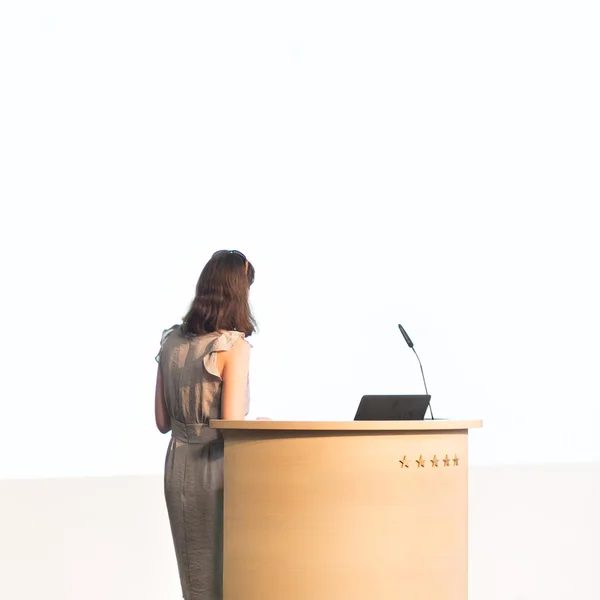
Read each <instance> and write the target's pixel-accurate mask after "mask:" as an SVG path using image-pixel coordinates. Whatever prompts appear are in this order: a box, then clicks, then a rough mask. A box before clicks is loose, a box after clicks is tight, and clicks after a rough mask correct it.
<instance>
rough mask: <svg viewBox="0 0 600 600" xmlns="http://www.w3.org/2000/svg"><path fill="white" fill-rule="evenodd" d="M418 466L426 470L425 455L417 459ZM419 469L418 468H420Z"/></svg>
mask: <svg viewBox="0 0 600 600" xmlns="http://www.w3.org/2000/svg"><path fill="white" fill-rule="evenodd" d="M416 462H417V465H419V467H423V468H425V459H424V458H423V455H422V454H421V456H419V458H418V459H417V461H416ZM419 467H417V468H419Z"/></svg>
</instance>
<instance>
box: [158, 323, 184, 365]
mask: <svg viewBox="0 0 600 600" xmlns="http://www.w3.org/2000/svg"><path fill="white" fill-rule="evenodd" d="M179 327H180V325H173V326H172V327H169V329H165V330H164V331H163V332H162V336H161V338H160V349H159V351H158V354H157V355H156V357H155V359H156V362H157V363H160V354H161V352H162V349H163V346H164V345H165V342H166V340H167V338H168V337H169V335H171V333H173V332H174V331H175V330H176V329H179Z"/></svg>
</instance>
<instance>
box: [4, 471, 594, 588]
mask: <svg viewBox="0 0 600 600" xmlns="http://www.w3.org/2000/svg"><path fill="white" fill-rule="evenodd" d="M469 478H470V513H469V514H470V519H469V527H470V535H469V544H470V547H469V599H470V600H565V599H566V598H577V599H578V600H597V599H598V597H600V582H599V580H598V575H597V569H596V566H597V560H598V556H600V547H599V541H598V540H600V513H599V512H598V507H597V505H598V498H599V497H600V465H599V464H579V465H576V464H573V465H538V466H527V465H523V466H519V467H471V469H470V473H469ZM0 498H1V502H2V510H1V511H0V531H2V535H1V536H0V598H10V599H11V600H32V599H33V598H41V597H43V598H47V599H48V600H81V599H82V598H85V599H86V600H104V599H105V598H111V600H130V599H131V598H144V599H145V600H163V599H164V598H179V597H181V593H180V587H179V579H178V576H177V567H176V564H175V558H174V552H173V545H172V541H171V537H170V531H169V525H168V520H167V516H166V509H165V507H164V501H163V497H162V480H161V478H160V477H159V476H137V477H112V478H89V479H54V480H30V481H23V480H21V481H2V482H0Z"/></svg>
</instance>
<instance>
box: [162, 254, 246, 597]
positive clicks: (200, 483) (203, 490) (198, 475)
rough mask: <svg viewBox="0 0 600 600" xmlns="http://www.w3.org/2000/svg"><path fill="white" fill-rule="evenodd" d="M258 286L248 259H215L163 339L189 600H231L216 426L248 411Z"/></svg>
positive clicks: (181, 564) (167, 423) (174, 501)
mask: <svg viewBox="0 0 600 600" xmlns="http://www.w3.org/2000/svg"><path fill="white" fill-rule="evenodd" d="M253 281H254V267H253V266H252V265H251V264H250V263H249V262H248V260H247V259H246V257H245V256H244V255H243V254H242V253H241V252H237V251H235V250H221V251H219V252H216V253H215V254H213V256H212V258H211V259H210V260H209V261H208V263H207V264H206V266H205V267H204V269H203V270H202V273H201V274H200V278H199V280H198V283H197V285H196V296H195V298H194V300H193V302H192V304H191V306H190V309H189V311H188V313H187V314H186V315H185V317H184V318H183V322H182V324H181V325H180V326H174V327H172V328H171V329H169V330H167V331H165V332H164V333H163V337H162V340H161V349H160V353H159V355H158V356H157V357H156V358H157V360H158V374H157V377H156V399H155V415H156V426H157V427H158V429H159V430H160V431H161V432H162V433H167V432H168V431H171V432H172V437H171V441H170V443H169V447H168V450H167V457H166V462H165V480H164V485H165V498H166V501H167V511H168V514H169V521H170V523H171V532H172V534H173V542H174V544H175V554H176V557H177V565H178V568H179V578H180V580H181V588H182V592H183V598H184V599H185V600H221V598H222V597H223V564H222V557H223V440H222V438H221V436H220V435H219V433H218V432H217V431H216V430H214V429H210V428H209V427H208V423H209V420H210V419H219V418H222V419H236V420H242V419H244V417H245V416H246V414H247V412H248V390H247V387H248V368H249V362H250V345H249V344H248V342H247V341H246V340H245V338H246V337H249V336H250V335H252V333H253V332H254V329H255V326H256V324H255V321H254V318H253V316H252V313H251V311H250V306H249V302H248V293H249V288H250V286H251V285H252V283H253Z"/></svg>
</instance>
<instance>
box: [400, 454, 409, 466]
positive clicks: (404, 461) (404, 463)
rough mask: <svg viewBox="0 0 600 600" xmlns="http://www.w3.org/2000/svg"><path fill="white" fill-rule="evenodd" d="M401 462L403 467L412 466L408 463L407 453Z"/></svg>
mask: <svg viewBox="0 0 600 600" xmlns="http://www.w3.org/2000/svg"><path fill="white" fill-rule="evenodd" d="M400 464H401V465H402V466H403V467H406V468H407V469H408V467H409V466H410V465H409V464H408V458H406V454H405V455H404V458H403V459H402V460H401V461H400Z"/></svg>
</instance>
